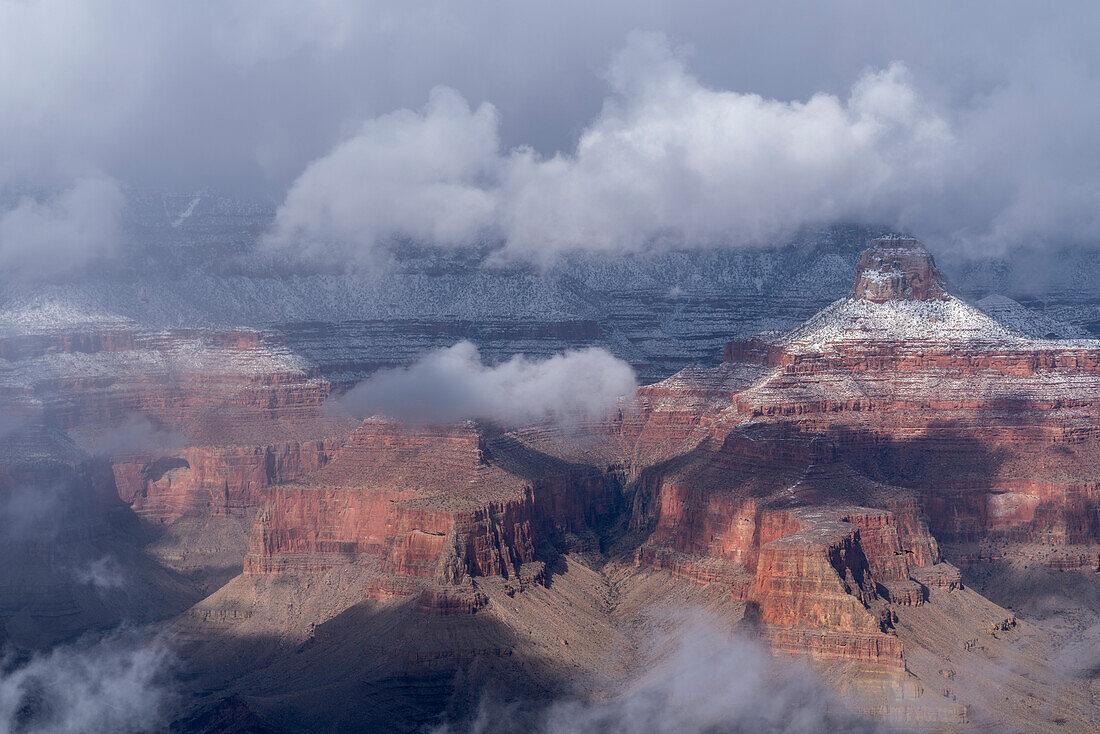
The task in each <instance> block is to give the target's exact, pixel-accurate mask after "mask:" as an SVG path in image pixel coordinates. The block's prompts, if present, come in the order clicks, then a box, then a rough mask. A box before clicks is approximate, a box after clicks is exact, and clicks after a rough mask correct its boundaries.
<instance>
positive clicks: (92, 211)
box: [0, 177, 126, 276]
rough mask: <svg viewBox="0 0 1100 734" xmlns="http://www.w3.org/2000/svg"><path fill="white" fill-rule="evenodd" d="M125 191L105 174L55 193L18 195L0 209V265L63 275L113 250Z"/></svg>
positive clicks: (29, 272) (28, 272)
mask: <svg viewBox="0 0 1100 734" xmlns="http://www.w3.org/2000/svg"><path fill="white" fill-rule="evenodd" d="M125 201H126V199H125V197H124V196H123V193H122V190H121V189H120V188H119V185H118V184H117V183H116V182H115V181H113V180H111V179H108V178H103V177H86V178H81V179H78V180H77V181H76V182H75V183H74V184H73V186H72V187H71V188H70V189H68V190H66V191H63V192H62V193H60V194H56V195H53V196H49V197H46V198H44V199H36V198H34V197H31V196H24V197H22V198H20V200H19V202H18V203H17V204H16V205H15V206H14V207H12V208H10V209H8V210H7V211H3V212H0V267H2V268H3V269H5V270H6V271H9V272H16V273H19V274H23V275H29V276H52V275H66V274H71V273H75V272H78V271H79V270H80V269H81V268H83V267H84V266H86V265H87V264H88V263H90V262H93V261H94V260H97V259H100V258H103V257H108V256H110V255H112V254H114V253H115V252H116V250H117V248H118V246H119V244H120V239H121V234H120V222H121V217H122V208H123V206H124V204H125Z"/></svg>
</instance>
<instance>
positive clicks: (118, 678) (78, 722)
mask: <svg viewBox="0 0 1100 734" xmlns="http://www.w3.org/2000/svg"><path fill="white" fill-rule="evenodd" d="M173 665H174V656H173V654H172V652H171V650H170V648H169V647H168V644H167V642H166V641H165V639H164V638H163V637H160V636H156V635H153V636H150V635H149V634H148V633H146V632H142V631H137V630H130V631H121V632H114V633H111V634H109V635H107V636H105V637H102V638H100V639H98V640H96V639H86V640H83V641H81V642H77V643H75V644H72V645H65V646H59V647H56V648H54V649H52V650H51V651H49V652H46V653H39V654H36V655H34V656H32V657H31V658H30V659H29V660H26V661H24V662H16V661H12V660H7V661H5V664H4V665H3V669H4V672H3V673H0V728H2V729H3V730H4V731H9V730H10V731H19V732H25V733H26V734H40V733H41V734H44V733H45V732H50V733H51V734H70V733H71V734H78V733H81V732H89V731H115V732H142V731H154V730H160V729H161V728H163V727H165V726H166V724H167V723H168V720H167V719H168V714H169V713H170V711H171V707H172V705H173V703H174V694H173V691H172V688H171V686H170V684H169V679H170V673H171V671H172V667H173Z"/></svg>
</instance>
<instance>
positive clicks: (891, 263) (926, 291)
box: [852, 236, 948, 303]
mask: <svg viewBox="0 0 1100 734" xmlns="http://www.w3.org/2000/svg"><path fill="white" fill-rule="evenodd" d="M852 295H853V296H855V297H857V298H863V299H866V300H868V301H874V302H875V303H884V302H886V301H892V300H904V301H933V300H944V299H946V298H947V297H948V294H947V285H946V284H945V283H944V282H943V276H942V275H940V271H939V269H938V268H937V267H936V261H935V260H934V259H933V258H932V253H930V252H929V251H928V250H926V249H925V247H924V245H922V244H921V243H920V242H919V241H918V240H916V239H914V238H912V237H898V236H888V237H879V238H878V239H874V240H871V246H870V247H868V248H867V249H866V250H864V251H863V255H862V256H861V257H860V259H859V265H858V266H857V268H856V282H855V285H854V286H852Z"/></svg>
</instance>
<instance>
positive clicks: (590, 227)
mask: <svg viewBox="0 0 1100 734" xmlns="http://www.w3.org/2000/svg"><path fill="white" fill-rule="evenodd" d="M536 5H538V7H536ZM543 6H545V7H543ZM1097 7H1098V6H1097V4H1096V3H1092V2H1060V3H1053V4H1041V5H1040V4H1036V3H1025V2H1003V1H1002V2H973V3H957V2H923V3H908V4H901V3H881V2H857V1H848V2H832V3H824V4H823V3H815V2H782V1H781V2H772V3H755V2H754V3H746V2H726V3H701V2H691V1H687V2H685V1H682V0H681V1H680V2H675V3H656V2H639V1H638V0H632V1H630V2H625V1H624V2H619V1H618V0H610V1H608V2H601V3H588V2H579V1H576V2H575V1H573V0H564V1H563V2H558V3H552V4H534V3H517V2H507V1H504V0H502V1H500V2H470V3H443V2H420V1H418V0H407V1H404V2H382V3H367V2H352V1H351V0H348V1H346V2H345V1H344V0H325V1H323V2H315V3H303V2H296V1H294V0H286V1H283V0H257V1H244V0H236V1H233V0H230V1H228V2H217V3H215V2H187V3H167V2H165V3H145V2H124V1H121V0H103V1H102V2H97V3H81V2H75V1H71V0H46V1H43V2H28V1H27V0H0V184H2V185H4V186H6V187H15V188H20V187H27V186H45V187H52V188H56V189H57V190H59V191H70V192H72V191H75V193H73V194H72V195H71V197H70V198H71V199H73V200H76V201H84V199H82V198H81V197H82V196H84V197H86V195H87V194H88V191H90V190H94V191H96V192H98V193H99V194H100V195H102V196H103V197H104V198H103V201H104V206H105V207H106V208H107V209H110V208H112V207H114V208H117V195H116V194H117V192H114V191H110V190H109V186H105V185H104V181H105V180H107V181H114V182H117V183H118V184H119V185H121V186H123V187H125V186H126V185H137V186H151V187H157V188H166V189H173V190H192V189H198V188H206V189H209V190H214V191H219V192H226V193H232V194H239V195H248V196H265V197H270V198H271V199H272V200H274V201H276V202H283V201H284V199H285V200H286V201H285V204H284V207H283V209H284V210H285V211H286V213H285V214H284V216H283V219H284V220H285V222H284V224H285V223H286V222H289V224H286V226H284V227H283V228H282V230H281V231H278V232H276V233H275V234H274V235H273V237H272V241H273V242H274V244H275V245H276V246H279V245H280V244H281V245H282V246H288V243H289V246H290V247H292V248H295V249H305V250H306V251H310V250H311V249H312V250H313V251H316V252H325V251H327V250H326V248H328V247H329V246H330V244H331V243H332V242H333V241H336V240H340V241H343V245H342V247H343V248H344V249H343V250H338V252H339V253H341V254H342V253H343V252H344V251H345V250H346V249H347V248H349V247H350V248H352V249H353V250H354V251H357V252H358V251H363V250H370V249H371V248H372V247H374V246H375V245H376V244H377V243H378V242H379V241H382V240H385V239H386V238H387V237H390V236H393V235H398V236H413V237H418V238H428V239H431V238H435V237H439V238H441V239H443V240H456V239H464V238H468V237H470V236H473V235H474V234H478V235H489V236H493V237H501V238H504V239H506V240H507V241H508V242H509V243H510V247H509V248H508V249H509V251H510V252H512V253H514V254H518V255H521V256H524V257H539V256H541V255H542V254H545V253H546V252H551V253H552V252H555V251H557V250H559V249H562V248H570V247H599V248H601V249H611V250H631V249H639V248H643V247H650V246H653V245H654V243H657V244H658V245H660V244H662V243H669V244H673V245H677V246H679V245H687V246H694V245H713V244H719V245H731V244H732V245H736V244H743V243H747V242H752V241H755V240H759V239H761V238H766V237H768V236H770V235H772V234H774V231H775V230H776V228H777V226H779V224H782V225H784V226H797V225H798V224H800V223H802V222H803V220H805V221H813V220H819V219H828V218H833V217H840V218H866V219H875V220H877V221H884V222H886V223H889V224H896V225H898V226H904V227H908V228H910V229H912V230H913V231H914V232H915V233H916V234H918V235H920V236H924V237H926V238H928V239H930V240H934V241H939V242H941V243H960V244H964V245H967V246H970V247H972V248H979V249H983V250H986V249H994V250H995V249H997V248H999V247H1003V246H1007V245H1014V244H1019V243H1021V242H1032V241H1047V240H1049V241H1057V242H1070V243H1075V242H1096V241H1098V240H1100V217H1098V215H1097V213H1096V212H1097V211H1100V166H1098V165H1097V164H1096V161H1098V160H1100V138H1098V136H1097V135H1096V134H1095V131H1096V130H1097V129H1100V46H1098V45H1097V44H1096V43H1095V36H1096V34H1097V32H1098V31H1100V10H1098V9H1097ZM637 31H643V32H647V31H648V32H656V33H657V34H658V35H656V36H653V35H644V34H641V35H640V34H638V33H636V32H637ZM632 34H633V35H632ZM632 39H633V40H632ZM638 39H642V40H638ZM654 39H656V40H654ZM662 43H663V44H664V48H663V49H662V48H659V47H660V46H661V44H662ZM655 48H656V49H657V50H656V51H655V50H654V49H655ZM670 64H671V65H673V66H675V68H674V69H672V70H671V71H670V68H671V67H670V66H669V65H670ZM661 74H664V75H665V76H664V77H661V76H660V75H661ZM661 79H664V82H668V84H667V87H668V89H666V91H668V90H672V92H671V93H670V94H669V95H665V98H663V99H658V97H659V95H657V94H656V93H652V92H653V89H655V87H656V85H658V84H659V83H664V82H662V81H661ZM869 80H870V81H869ZM875 80H878V81H875ZM440 85H442V86H444V87H446V88H447V91H446V94H449V95H451V96H450V97H448V99H449V100H450V103H451V104H450V106H449V108H448V110H447V111H446V112H445V113H444V114H440V115H437V118H438V119H437V122H439V130H442V131H443V132H441V133H440V134H442V135H444V136H450V140H451V146H452V147H451V149H449V150H448V151H441V152H440V154H439V156H438V159H439V160H440V161H442V163H441V164H440V166H436V165H435V163H434V162H433V161H432V160H425V159H424V156H423V155H422V154H420V155H419V157H418V154H412V159H411V160H409V161H408V162H407V163H406V161H404V160H403V159H400V158H397V157H395V156H390V158H391V160H390V161H389V164H388V165H389V166H390V168H389V169H386V167H385V166H384V165H381V164H380V160H379V159H378V157H377V154H376V153H377V150H379V149H382V148H385V145H386V143H387V141H389V140H392V138H386V137H385V135H386V134H392V135H399V134H403V133H398V132H394V129H395V128H394V126H397V125H401V124H404V125H406V126H407V131H408V136H407V137H408V140H407V141H406V142H408V144H409V146H410V149H412V148H416V146H417V144H418V141H423V140H424V139H425V138H424V137H423V135H424V130H423V128H424V125H423V121H424V120H425V119H428V118H430V117H431V112H430V110H429V109H428V108H426V105H429V106H430V103H429V97H430V95H432V90H433V88H436V87H438V86H440ZM861 85H863V86H862V87H861ZM861 88H862V89H864V90H865V91H866V89H867V88H870V90H871V92H874V94H870V95H867V94H865V95H864V96H863V98H862V100H863V101H862V102H861V101H859V99H857V97H858V96H859V95H858V90H859V89H861ZM647 90H648V91H647ZM676 95H679V96H676ZM751 95H759V98H760V99H759V100H758V99H756V98H755V97H752V96H751ZM814 95H831V96H830V97H829V98H828V99H827V100H826V101H829V100H832V101H831V102H830V103H831V104H833V106H834V107H835V109H834V110H832V111H831V113H830V111H828V110H825V111H824V112H821V111H820V110H819V111H818V112H821V114H813V110H811V111H810V112H809V113H807V112H806V110H805V109H804V106H803V103H809V102H810V100H811V99H812V98H814ZM875 95H878V96H877V97H876V96H875ZM890 95H894V96H890ZM897 95H900V96H897ZM433 99H434V97H433ZM868 99H870V101H868ZM875 99H877V100H878V101H877V102H876V101H874V100H875ZM456 100H457V101H456ZM485 104H487V105H489V106H488V107H482V105H485ZM906 104H907V105H908V107H905V105H906ZM463 105H466V106H468V108H469V110H470V116H476V114H477V113H478V111H479V110H481V111H482V113H483V114H482V117H481V118H478V119H480V120H481V123H478V122H477V120H475V121H474V123H473V125H472V128H471V125H470V124H466V123H470V119H468V118H467V116H466V114H465V113H463V112H462V110H461V107H462V106H463ZM746 105H748V106H750V107H751V106H752V105H756V110H755V112H754V111H753V110H751V109H750V110H747V111H746V110H745V109H744V108H745V107H746ZM875 105H878V107H875ZM884 105H885V106H889V107H890V109H886V108H885V107H884ZM402 109H405V110H410V111H411V112H409V113H408V114H406V115H405V116H404V117H400V115H399V118H398V119H396V121H395V118H394V117H393V116H392V114H391V113H394V111H396V110H402ZM892 110H893V111H897V110H902V111H903V112H904V115H905V119H895V118H894V117H892V115H894V112H893V111H892ZM830 114H831V115H832V117H830ZM380 117H381V118H382V122H378V118H380ZM463 124H466V128H463V127H462V126H463ZM479 124H480V125H481V127H478V125H479ZM387 126H388V127H387ZM463 129H466V133H463V132H462V130H463ZM470 129H473V133H472V134H473V136H474V138H473V142H472V143H471V142H469V140H467V138H465V137H463V135H464V134H467V133H469V132H470ZM387 131H388V132H387ZM715 131H717V132H715ZM379 135H381V136H382V137H381V138H379V137H378V136H379ZM418 135H419V136H420V137H417V136H418ZM479 136H480V137H479ZM708 136H709V138H708ZM937 136H938V137H937ZM586 139H587V140H588V142H590V143H591V142H592V140H593V139H595V140H596V142H595V143H593V144H592V145H587V144H586V142H585V141H586ZM609 140H610V141H611V144H607V143H608V141H609ZM792 141H795V142H796V143H798V144H799V145H802V146H803V147H804V148H805V150H803V151H801V152H800V151H799V150H797V148H798V145H795V144H794V143H792ZM579 144H580V147H578V145H579ZM479 145H480V146H481V147H478V146H479ZM654 145H655V146H656V147H657V148H660V151H659V153H657V154H654V153H653V147H654ZM342 146H343V147H342ZM471 146H472V147H473V149H474V154H470V155H467V154H466V153H465V152H463V149H465V148H467V147H471ZM523 146H529V150H528V149H526V148H523ZM349 149H350V152H349ZM674 149H675V150H674ZM371 151H375V153H372V152H371ZM456 151H457V152H456ZM754 151H755V153H754ZM792 151H793V152H792ZM559 153H560V154H561V155H560V157H559V158H557V159H555V158H554V156H555V154H559ZM826 153H827V155H826ZM475 154H476V155H475ZM372 155H374V156H375V157H372ZM387 155H388V154H387ZM454 155H457V156H458V157H460V158H461V157H463V156H465V158H464V159H463V160H453V159H452V158H453V156H454ZM326 161H327V163H325V162H326ZM311 164H312V165H311ZM321 164H323V165H321ZM318 166H319V167H320V169H321V172H320V173H318V172H317V170H318ZM311 170H312V173H310V172H311ZM379 170H390V171H408V172H409V174H408V175H407V176H406V177H405V179H403V180H399V181H397V183H396V184H393V183H392V182H393V178H394V177H393V176H390V175H385V176H382V175H380V174H377V171H379ZM305 173H310V176H308V177H306V176H303V174H305ZM398 178H401V177H400V176H398ZM623 180H625V181H626V184H627V185H626V186H625V188H624V187H623V185H622V183H623ZM650 180H655V181H657V182H658V183H657V184H655V185H653V186H648V185H642V184H638V183H637V182H638V181H641V182H643V183H644V182H646V181H650ZM296 181H297V182H298V183H297V184H296V183H295V182H296ZM356 181H359V182H360V183H359V184H358V186H359V189H358V190H357V191H356V190H352V191H351V192H350V193H348V192H347V190H348V187H349V186H350V187H352V189H354V188H355V186H356V183H355V182H356ZM89 182H93V183H89ZM456 187H457V188H456ZM288 191H289V192H290V198H287V197H288ZM333 191H342V192H345V194H344V195H345V196H346V201H345V202H344V203H343V206H344V208H345V209H346V210H349V211H355V210H359V209H365V210H366V212H367V213H366V214H365V215H364V217H368V218H365V219H364V218H362V217H361V218H360V219H354V218H353V219H347V217H346V216H345V215H342V214H341V213H340V212H335V213H334V212H332V211H328V210H327V209H326V206H327V204H325V201H324V200H325V199H326V197H328V196H329V195H330V194H331V193H332V192H333ZM449 193H457V194H458V195H460V198H459V199H458V201H460V202H462V204H461V206H459V205H455V206H454V207H452V208H453V209H456V210H457V211H450V212H448V211H444V212H441V213H440V212H436V211H435V209H433V210H432V212H434V213H429V214H428V215H427V216H428V219H429V222H428V224H426V225H425V224H424V223H423V220H424V217H425V214H424V208H431V207H433V206H434V205H435V204H436V203H437V202H438V201H440V200H444V201H452V199H451V198H449ZM387 197H389V198H388V199H387ZM462 197H464V198H462ZM387 201H398V202H402V204H403V206H405V208H406V209H408V210H409V211H406V212H404V213H402V212H400V211H396V212H395V211H392V209H393V207H391V206H388V205H386V202H387ZM372 202H374V206H375V210H377V211H374V212H373V213H372V210H371V203H372ZM378 202H382V203H378ZM37 203H38V204H39V205H40V206H42V207H45V209H43V210H37V209H34V210H30V211H28V208H27V207H26V206H25V207H23V210H22V211H20V212H19V213H18V214H19V216H18V217H17V218H16V220H15V223H14V224H12V223H11V222H10V221H9V224H8V227H7V230H4V228H3V223H2V221H0V233H2V232H4V231H7V232H8V235H6V237H7V242H8V244H7V245H5V244H4V243H3V242H0V259H3V260H5V261H7V262H19V261H20V257H19V256H17V255H14V254H11V251H12V250H13V248H17V247H18V246H19V245H18V244H12V243H13V242H17V241H19V239H20V238H19V235H18V232H19V231H21V230H20V227H23V226H24V223H26V222H30V225H29V226H31V230H30V238H31V239H32V240H35V241H39V240H41V238H42V236H43V234H42V233H43V232H46V233H47V234H49V233H50V232H55V231H56V232H68V231H70V230H71V229H72V227H70V226H67V225H65V224H64V222H63V223H62V224H61V225H58V224H57V222H55V221H52V220H50V221H45V222H44V219H43V218H44V217H47V215H48V214H49V212H51V211H52V212H54V214H53V215H52V216H54V218H55V219H57V218H62V219H64V217H66V216H69V217H71V216H75V215H70V214H67V213H66V212H67V211H68V209H66V208H65V207H66V204H65V202H60V201H41V202H37ZM417 207H420V209H417ZM77 208H80V207H77ZM85 208H86V207H85ZM731 209H732V211H730V210H731ZM609 211H614V212H619V213H620V216H619V217H615V216H611V217H608V216H605V214H604V213H605V212H609ZM379 212H381V213H385V214H386V215H387V216H389V219H386V217H383V216H381V215H380V214H379ZM0 216H3V214H0ZM341 217H343V218H341ZM47 218H48V217H47ZM456 218H458V219H456ZM561 222H572V223H574V226H573V228H572V229H568V228H566V229H565V230H563V229H562V228H561V227H559V226H558V225H559V223H561ZM777 223H779V224H777ZM77 229H80V227H77ZM93 229H94V230H95V232H97V233H98V234H97V235H96V238H97V239H96V241H97V242H98V241H102V240H103V239H104V238H103V234H102V233H103V232H105V231H109V227H107V225H105V224H103V223H102V222H98V223H96V224H95V225H94V226H93ZM360 230H363V231H365V232H366V233H367V234H365V235H362V234H360V235H356V236H355V237H351V238H348V237H347V236H346V233H347V232H348V231H355V232H359V231H360ZM13 232H14V233H15V234H12V233H13ZM13 237H14V238H15V239H13ZM348 239H350V240H351V241H350V242H349V241H346V240H348ZM303 243H304V244H303ZM5 247H6V248H7V250H8V254H6V255H5Z"/></svg>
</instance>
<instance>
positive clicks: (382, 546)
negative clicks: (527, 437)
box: [245, 420, 618, 611]
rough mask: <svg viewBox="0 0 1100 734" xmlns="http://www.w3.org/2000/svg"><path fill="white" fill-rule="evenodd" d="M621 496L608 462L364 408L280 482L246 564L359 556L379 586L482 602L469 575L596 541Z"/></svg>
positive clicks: (286, 567) (324, 563) (515, 572)
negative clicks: (567, 458) (344, 437)
mask: <svg viewBox="0 0 1100 734" xmlns="http://www.w3.org/2000/svg"><path fill="white" fill-rule="evenodd" d="M617 503H618V490H617V485H616V484H615V483H614V482H613V481H612V480H611V479H610V478H609V477H607V476H605V475H604V474H603V473H602V472H599V471H596V470H594V469H592V468H590V467H584V466H576V465H569V464H566V463H565V462H562V461H560V460H553V459H551V458H550V457H546V456H542V455H539V454H537V453H535V452H532V451H530V450H528V449H526V448H525V447H523V446H522V445H521V444H519V443H518V442H517V441H515V440H514V439H512V438H510V437H506V436H486V435H485V434H484V433H483V432H482V431H481V430H479V429H478V428H477V427H475V426H473V425H460V426H444V427H421V428H417V427H410V426H401V425H398V424H394V423H391V422H388V421H381V420H368V421H366V422H364V424H363V425H362V426H361V427H360V428H359V429H357V430H356V431H355V432H354V433H353V434H352V435H351V437H349V439H348V441H347V443H346V444H345V445H344V446H343V447H342V448H341V449H340V450H339V451H337V453H336V456H335V458H334V459H333V460H332V462H331V464H330V465H328V466H326V467H325V468H324V469H322V470H320V471H317V472H315V473H313V474H312V475H311V477H310V479H309V481H308V482H307V483H290V484H286V485H282V486H279V487H277V488H276V490H275V492H274V495H273V497H272V500H271V502H270V503H269V504H268V505H267V506H266V507H265V508H264V509H263V511H262V512H261V513H260V515H259V517H258V518H257V521H256V524H255V528H254V530H253V534H252V540H251V544H250V548H249V553H248V556H247V558H246V559H245V574H246V575H270V574H285V573H303V572H304V573H314V572H323V571H327V570H330V569H332V568H334V567H337V566H344V565H352V566H355V567H357V568H361V569H363V570H364V572H366V573H369V574H372V575H374V576H375V577H377V578H376V580H375V581H374V582H372V583H371V584H370V588H371V589H373V590H374V591H373V592H371V593H373V594H375V595H376V596H387V595H392V594H394V593H399V594H401V595H408V594H410V593H412V591H411V589H414V588H416V586H417V584H418V583H419V585H420V586H421V587H422V588H424V589H426V591H424V593H423V594H422V595H421V599H422V606H424V607H425V608H438V609H440V610H442V611H448V610H452V607H454V604H452V603H451V602H450V601H446V600H447V599H452V598H456V599H458V598H460V599H464V600H465V601H462V602H461V603H459V602H455V604H457V607H458V608H463V609H465V608H467V607H469V608H470V609H474V608H476V607H477V604H473V603H472V602H471V603H470V604H467V602H468V601H469V598H473V597H470V595H469V594H467V593H465V592H463V591H462V590H461V588H460V587H462V586H463V584H464V583H468V580H469V579H470V578H476V577H484V576H493V577H503V578H506V579H507V578H518V577H520V576H521V575H522V574H521V569H522V568H523V567H525V566H530V565H531V564H532V563H535V562H536V561H537V559H538V556H539V555H540V552H541V553H546V552H547V550H548V549H549V548H552V547H555V546H559V547H562V548H563V549H578V548H582V547H583V546H584V544H585V543H586V542H587V543H592V542H594V539H595V536H594V534H593V529H594V528H595V527H598V526H599V524H600V523H601V522H602V521H604V520H606V519H607V518H609V517H610V516H611V515H612V513H613V511H614V510H615V508H616V506H617ZM586 537H587V538H588V540H586ZM540 548H541V549H542V550H541V551H540ZM417 579H421V580H422V582H417V581H416V580H417ZM410 584H412V586H410ZM397 589H400V590H401V591H395V590H397ZM447 589H451V591H447ZM448 595H450V596H448ZM456 595H457V596H456ZM468 597H469V598H468Z"/></svg>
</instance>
